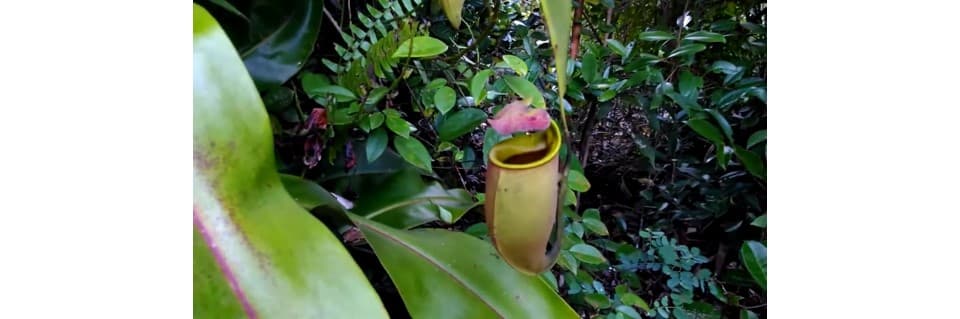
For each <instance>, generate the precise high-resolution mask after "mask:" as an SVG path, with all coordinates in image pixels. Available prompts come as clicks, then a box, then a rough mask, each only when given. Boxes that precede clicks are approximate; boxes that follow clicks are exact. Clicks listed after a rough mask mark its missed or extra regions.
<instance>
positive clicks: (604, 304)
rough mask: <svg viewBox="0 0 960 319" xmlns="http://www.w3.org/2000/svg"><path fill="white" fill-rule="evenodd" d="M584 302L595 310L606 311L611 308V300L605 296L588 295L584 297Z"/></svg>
mask: <svg viewBox="0 0 960 319" xmlns="http://www.w3.org/2000/svg"><path fill="white" fill-rule="evenodd" d="M583 300H584V301H586V302H587V303H588V304H590V306H592V307H593V308H594V309H604V308H609V307H610V298H608V297H607V295H605V294H601V293H592V294H588V295H586V296H583Z"/></svg>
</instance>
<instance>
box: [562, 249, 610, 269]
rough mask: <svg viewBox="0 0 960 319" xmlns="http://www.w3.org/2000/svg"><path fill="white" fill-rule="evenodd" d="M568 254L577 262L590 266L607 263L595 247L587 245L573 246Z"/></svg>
mask: <svg viewBox="0 0 960 319" xmlns="http://www.w3.org/2000/svg"><path fill="white" fill-rule="evenodd" d="M570 253H572V254H573V256H574V257H576V258H577V259H578V260H580V261H582V262H585V263H588V264H592V265H599V264H602V263H605V262H607V259H606V258H603V254H602V253H600V251H599V250H597V248H596V247H593V246H590V245H589V244H576V245H573V247H570Z"/></svg>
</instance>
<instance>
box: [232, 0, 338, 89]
mask: <svg viewBox="0 0 960 319" xmlns="http://www.w3.org/2000/svg"><path fill="white" fill-rule="evenodd" d="M274 6H277V7H274ZM270 7H271V8H270V9H269V10H263V11H264V12H267V11H275V12H276V14H278V15H279V16H278V17H277V19H273V20H270V21H269V22H272V23H254V24H253V26H254V30H253V31H254V32H252V33H253V34H255V35H261V36H262V37H261V38H256V39H254V41H252V42H251V43H253V44H254V45H253V46H252V47H249V48H246V49H244V52H243V53H242V54H241V57H242V58H243V63H244V65H245V66H246V69H247V72H249V74H250V76H251V77H252V78H253V81H254V83H256V85H257V87H258V88H260V89H261V90H262V89H265V88H267V87H272V86H279V85H281V84H283V83H284V82H286V81H287V80H289V79H290V78H291V77H293V76H294V75H295V74H297V72H299V71H300V69H301V68H302V67H303V65H304V64H306V61H307V58H308V57H310V54H311V53H313V47H314V44H315V43H316V41H317V35H318V34H319V33H320V24H321V23H320V22H321V16H322V15H323V13H322V11H323V1H321V0H306V1H297V2H295V3H293V4H292V5H290V6H289V7H283V6H281V5H273V4H272V5H270ZM258 13H260V12H259V11H258ZM256 16H257V15H254V16H251V17H253V18H256ZM281 17H282V18H281ZM261 20H264V19H261Z"/></svg>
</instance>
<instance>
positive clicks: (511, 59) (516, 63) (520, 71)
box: [503, 54, 527, 76]
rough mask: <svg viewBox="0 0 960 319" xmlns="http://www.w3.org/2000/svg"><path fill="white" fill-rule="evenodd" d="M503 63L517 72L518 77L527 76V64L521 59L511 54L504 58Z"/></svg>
mask: <svg viewBox="0 0 960 319" xmlns="http://www.w3.org/2000/svg"><path fill="white" fill-rule="evenodd" d="M503 62H506V63H507V65H509V66H510V68H511V69H513V71H514V72H517V75H520V76H527V62H523V60H521V59H520V58H518V57H516V56H514V55H510V54H506V55H504V56H503Z"/></svg>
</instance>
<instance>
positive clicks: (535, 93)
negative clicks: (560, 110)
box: [503, 75, 547, 108]
mask: <svg viewBox="0 0 960 319" xmlns="http://www.w3.org/2000/svg"><path fill="white" fill-rule="evenodd" d="M503 81H504V82H506V83H507V86H509V87H510V89H511V90H513V92H514V93H517V95H519V96H520V98H522V99H523V100H524V102H526V103H527V104H532V105H533V106H535V107H539V108H545V107H547V102H546V101H545V100H544V99H543V93H540V89H538V88H537V86H536V85H533V83H530V81H527V79H524V78H521V77H518V76H514V75H504V76H503Z"/></svg>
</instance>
